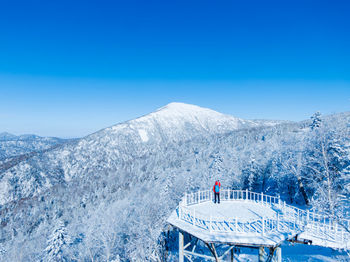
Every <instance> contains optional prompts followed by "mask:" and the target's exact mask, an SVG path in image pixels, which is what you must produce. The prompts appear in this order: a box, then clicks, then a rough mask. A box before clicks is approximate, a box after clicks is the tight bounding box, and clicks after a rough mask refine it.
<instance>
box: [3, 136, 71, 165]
mask: <svg viewBox="0 0 350 262" xmlns="http://www.w3.org/2000/svg"><path fill="white" fill-rule="evenodd" d="M65 141H66V140H65V139H60V138H56V137H40V136H37V135H20V136H16V135H13V134H10V133H7V132H3V133H0V161H5V160H6V159H8V158H13V157H16V156H19V155H23V154H27V153H31V152H37V151H42V150H45V149H49V148H50V147H52V146H55V145H58V144H62V143H64V142H65Z"/></svg>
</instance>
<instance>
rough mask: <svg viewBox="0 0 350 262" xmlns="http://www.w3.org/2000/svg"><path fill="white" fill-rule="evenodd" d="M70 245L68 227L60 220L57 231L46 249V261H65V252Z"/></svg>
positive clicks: (50, 238)
mask: <svg viewBox="0 0 350 262" xmlns="http://www.w3.org/2000/svg"><path fill="white" fill-rule="evenodd" d="M69 243H70V238H69V236H68V234H67V232H66V226H65V224H64V222H63V221H62V220H58V223H57V225H56V227H55V229H54V230H53V232H52V234H51V236H50V237H49V239H48V241H47V247H46V249H45V258H46V261H50V262H51V261H52V262H56V261H64V260H65V258H64V256H63V251H64V248H66V247H67V246H68V245H69Z"/></svg>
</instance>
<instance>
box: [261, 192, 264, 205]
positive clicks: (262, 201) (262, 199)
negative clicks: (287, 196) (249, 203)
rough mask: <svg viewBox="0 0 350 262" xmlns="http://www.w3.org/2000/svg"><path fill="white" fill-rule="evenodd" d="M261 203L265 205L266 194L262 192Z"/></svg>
mask: <svg viewBox="0 0 350 262" xmlns="http://www.w3.org/2000/svg"><path fill="white" fill-rule="evenodd" d="M261 203H262V204H264V193H263V192H261Z"/></svg>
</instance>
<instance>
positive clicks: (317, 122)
mask: <svg viewBox="0 0 350 262" xmlns="http://www.w3.org/2000/svg"><path fill="white" fill-rule="evenodd" d="M311 120H312V123H311V125H310V127H311V129H317V128H319V127H320V126H321V123H322V119H321V113H320V112H315V113H314V114H313V115H312V116H311Z"/></svg>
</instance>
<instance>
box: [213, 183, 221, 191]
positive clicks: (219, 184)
mask: <svg viewBox="0 0 350 262" xmlns="http://www.w3.org/2000/svg"><path fill="white" fill-rule="evenodd" d="M216 185H218V186H219V191H220V187H221V183H220V182H218V181H216V182H215V185H214V186H213V192H214V193H215V186H216Z"/></svg>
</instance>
